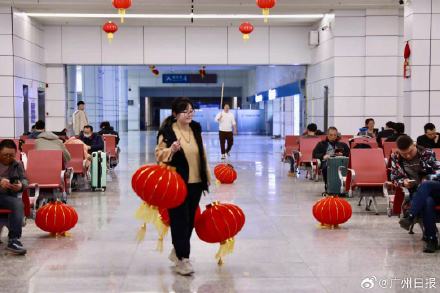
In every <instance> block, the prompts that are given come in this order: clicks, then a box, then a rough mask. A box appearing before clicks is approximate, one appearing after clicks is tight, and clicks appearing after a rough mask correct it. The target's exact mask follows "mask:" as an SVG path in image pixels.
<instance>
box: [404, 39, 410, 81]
mask: <svg viewBox="0 0 440 293" xmlns="http://www.w3.org/2000/svg"><path fill="white" fill-rule="evenodd" d="M409 56H411V49H410V47H409V42H408V41H407V42H406V45H405V51H404V52H403V58H405V61H404V62H403V78H410V77H411V68H410V65H409V60H408V59H409Z"/></svg>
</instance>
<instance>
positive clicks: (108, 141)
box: [102, 134, 119, 169]
mask: <svg viewBox="0 0 440 293" xmlns="http://www.w3.org/2000/svg"><path fill="white" fill-rule="evenodd" d="M102 138H103V139H104V150H105V153H106V154H107V158H108V160H107V163H108V167H109V169H112V168H113V167H115V166H116V165H117V164H118V161H119V154H118V147H117V146H116V135H112V134H104V135H103V136H102Z"/></svg>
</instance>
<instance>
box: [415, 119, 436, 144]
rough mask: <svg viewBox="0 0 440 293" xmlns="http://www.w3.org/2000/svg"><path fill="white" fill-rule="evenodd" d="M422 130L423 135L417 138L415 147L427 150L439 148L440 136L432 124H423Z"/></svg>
mask: <svg viewBox="0 0 440 293" xmlns="http://www.w3.org/2000/svg"><path fill="white" fill-rule="evenodd" d="M424 129H425V134H424V135H421V136H419V137H418V138H417V145H419V146H422V147H425V148H429V149H435V148H440V139H439V137H440V135H439V133H438V132H437V131H436V130H435V125H434V124H432V123H427V124H425V127H424Z"/></svg>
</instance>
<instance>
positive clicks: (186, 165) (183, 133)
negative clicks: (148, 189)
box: [156, 98, 210, 276]
mask: <svg viewBox="0 0 440 293" xmlns="http://www.w3.org/2000/svg"><path fill="white" fill-rule="evenodd" d="M171 110H172V115H171V116H169V117H168V118H166V119H165V120H164V122H163V123H162V125H161V127H160V129H159V133H158V135H157V146H156V159H157V161H158V162H163V163H167V164H169V165H170V166H173V167H175V168H176V171H177V173H179V174H180V176H182V178H183V180H184V181H185V183H186V185H187V188H188V196H187V197H186V199H185V201H184V203H183V204H182V205H180V206H178V207H177V208H174V209H170V210H168V212H169V216H170V226H171V238H172V242H173V246H174V248H173V250H172V251H171V254H170V256H169V259H170V260H171V261H173V262H174V263H175V264H176V267H175V269H176V272H177V273H178V274H180V275H184V276H188V275H191V274H192V273H194V270H193V268H192V265H191V262H190V260H189V255H190V239H191V234H192V231H193V229H194V215H195V212H196V209H197V207H198V206H199V202H200V197H201V195H202V192H204V191H208V186H209V184H210V173H209V168H208V164H207V159H206V153H205V150H204V147H203V141H202V128H201V126H200V124H199V123H198V122H195V121H193V120H192V118H193V114H194V107H193V103H192V102H191V100H189V99H187V98H177V99H175V100H174V101H173V104H172V107H171Z"/></svg>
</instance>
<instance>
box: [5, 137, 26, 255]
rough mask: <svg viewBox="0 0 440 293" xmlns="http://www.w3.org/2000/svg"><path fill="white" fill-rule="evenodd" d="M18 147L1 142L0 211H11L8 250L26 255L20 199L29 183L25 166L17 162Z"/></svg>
mask: <svg viewBox="0 0 440 293" xmlns="http://www.w3.org/2000/svg"><path fill="white" fill-rule="evenodd" d="M16 152H17V146H16V145H15V142H14V141H13V140H10V139H5V140H3V141H2V142H0V209H8V210H11V212H12V213H11V214H9V219H8V220H9V234H8V238H9V241H8V245H7V246H6V249H7V250H8V251H10V252H12V253H14V254H18V255H24V254H26V249H25V248H24V247H23V244H22V243H21V242H20V238H21V232H22V225H23V217H24V210H23V202H22V200H21V198H19V197H18V195H19V193H21V192H22V191H23V190H24V188H26V186H27V185H28V181H27V180H26V177H25V175H24V169H23V165H22V164H21V163H19V162H17V161H16V160H15V155H16V154H15V153H16Z"/></svg>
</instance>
